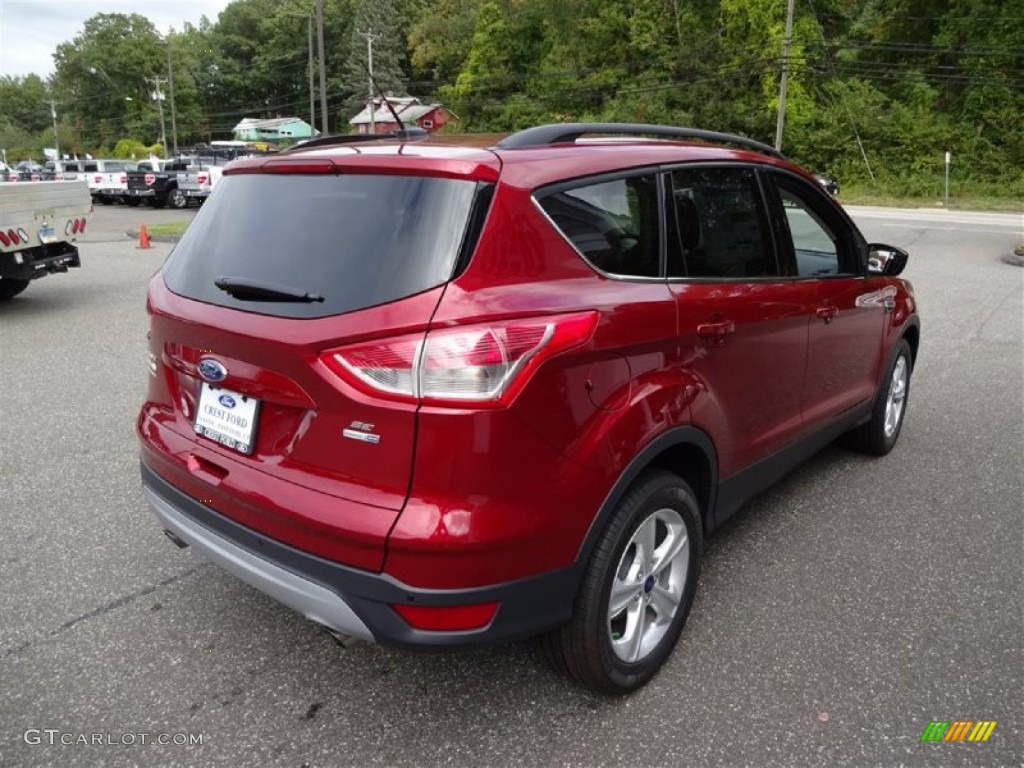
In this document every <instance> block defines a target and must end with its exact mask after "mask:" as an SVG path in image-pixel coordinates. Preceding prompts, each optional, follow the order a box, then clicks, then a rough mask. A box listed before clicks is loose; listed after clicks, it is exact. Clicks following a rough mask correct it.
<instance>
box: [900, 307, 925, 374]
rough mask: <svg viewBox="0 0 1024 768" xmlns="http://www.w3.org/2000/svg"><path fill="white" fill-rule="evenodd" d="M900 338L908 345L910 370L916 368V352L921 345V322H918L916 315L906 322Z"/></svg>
mask: <svg viewBox="0 0 1024 768" xmlns="http://www.w3.org/2000/svg"><path fill="white" fill-rule="evenodd" d="M901 338H904V339H906V340H907V344H909V345H910V366H911V368H915V367H917V350H918V348H919V347H920V344H921V321H920V320H918V318H917V316H916V315H914V316H913V317H911V318H910V319H908V320H907V323H906V327H904V329H903V333H902V334H901Z"/></svg>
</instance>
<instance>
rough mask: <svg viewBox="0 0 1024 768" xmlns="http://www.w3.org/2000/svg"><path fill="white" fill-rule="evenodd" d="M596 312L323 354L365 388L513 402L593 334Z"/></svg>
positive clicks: (439, 399) (410, 396)
mask: <svg viewBox="0 0 1024 768" xmlns="http://www.w3.org/2000/svg"><path fill="white" fill-rule="evenodd" d="M597 318H598V315H597V313H596V312H579V313H576V314H571V315H551V316H547V317H531V318H523V319H517V320H503V321H498V322H494V323H488V324H486V325H466V326H460V327H456V328H445V329H442V330H437V331H430V332H429V333H428V334H427V335H426V337H425V338H424V337H422V336H420V335H415V336H400V337H396V338H391V339H382V340H379V341H373V342H369V343H366V344H356V345H353V346H351V347H342V348H341V349H335V350H331V351H329V352H327V353H325V354H324V355H323V356H322V357H321V360H322V362H323V363H324V365H326V366H327V367H328V368H329V369H331V371H333V372H334V373H335V374H337V375H338V376H340V377H341V378H343V379H344V380H345V381H347V382H349V383H350V384H352V385H354V386H355V387H357V388H358V389H361V390H362V391H364V392H367V393H368V394H373V395H382V396H385V397H390V398H394V399H399V400H405V401H417V400H420V401H422V402H424V403H429V404H438V405H446V404H447V405H455V404H468V403H472V404H474V405H477V406H482V407H498V406H503V405H506V404H508V403H509V402H511V401H512V400H513V399H514V398H515V396H516V395H517V394H518V393H519V392H520V391H521V390H522V388H523V387H524V386H525V385H526V383H527V382H528V381H529V379H530V376H531V375H532V374H533V372H534V371H535V370H536V369H537V368H539V367H540V365H541V364H542V363H543V362H544V361H545V360H548V359H550V358H551V357H554V356H555V355H557V354H558V353H560V352H564V351H565V350H567V349H571V348H572V347H576V346H579V345H581V344H583V343H585V342H586V341H587V340H589V339H590V336H591V335H592V334H593V332H594V328H595V327H596V326H597Z"/></svg>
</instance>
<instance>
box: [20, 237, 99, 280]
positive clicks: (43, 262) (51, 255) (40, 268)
mask: <svg viewBox="0 0 1024 768" xmlns="http://www.w3.org/2000/svg"><path fill="white" fill-rule="evenodd" d="M80 266H82V260H81V259H80V258H79V256H78V248H76V247H75V246H74V245H72V244H71V243H68V242H66V241H61V242H57V243H52V244H50V245H45V246H37V247H35V248H26V249H24V250H21V251H12V252H10V253H0V277H6V278H9V279H11V280H34V279H36V278H37V277H43V276H44V275H49V274H51V273H54V272H67V271H68V269H69V268H70V267H80Z"/></svg>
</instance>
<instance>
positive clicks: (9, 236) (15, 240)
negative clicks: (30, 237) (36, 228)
mask: <svg viewBox="0 0 1024 768" xmlns="http://www.w3.org/2000/svg"><path fill="white" fill-rule="evenodd" d="M7 239H8V240H10V241H11V242H12V243H14V244H15V245H17V244H18V240H19V239H20V238H19V237H18V233H17V232H15V231H14V230H13V229H8V230H7Z"/></svg>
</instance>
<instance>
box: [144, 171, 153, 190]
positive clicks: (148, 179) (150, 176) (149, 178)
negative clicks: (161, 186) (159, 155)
mask: <svg viewBox="0 0 1024 768" xmlns="http://www.w3.org/2000/svg"><path fill="white" fill-rule="evenodd" d="M145 179H146V186H147V187H152V186H153V182H154V181H156V175H155V174H152V173H147V174H146V176H145Z"/></svg>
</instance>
